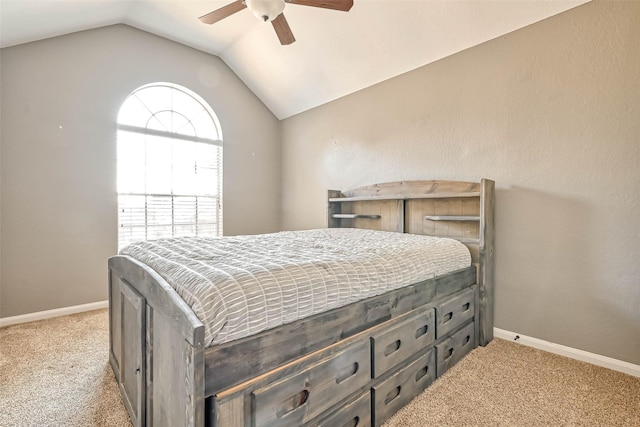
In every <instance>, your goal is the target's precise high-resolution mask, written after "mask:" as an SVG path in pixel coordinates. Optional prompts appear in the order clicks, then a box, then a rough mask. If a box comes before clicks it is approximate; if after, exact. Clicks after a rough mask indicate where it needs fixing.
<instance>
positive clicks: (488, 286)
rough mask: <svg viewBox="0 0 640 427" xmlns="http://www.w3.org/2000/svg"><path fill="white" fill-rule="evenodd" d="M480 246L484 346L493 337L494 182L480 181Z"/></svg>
mask: <svg viewBox="0 0 640 427" xmlns="http://www.w3.org/2000/svg"><path fill="white" fill-rule="evenodd" d="M480 194H481V195H480V245H479V246H480V247H479V252H480V253H479V262H478V266H479V268H478V288H479V305H480V310H479V315H478V317H479V323H480V337H479V342H478V344H480V345H482V346H485V345H487V344H488V343H489V342H490V341H491V340H492V339H493V303H494V295H493V293H494V292H493V287H494V279H495V278H494V258H493V256H494V250H493V249H494V248H493V245H494V241H495V236H494V230H495V227H494V222H495V221H494V213H493V211H494V206H495V202H494V195H495V182H494V181H491V180H489V179H483V180H482V181H481V182H480Z"/></svg>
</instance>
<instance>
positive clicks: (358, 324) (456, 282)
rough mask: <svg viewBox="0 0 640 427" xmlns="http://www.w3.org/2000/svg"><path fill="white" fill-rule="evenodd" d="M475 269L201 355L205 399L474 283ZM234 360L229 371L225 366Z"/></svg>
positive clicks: (263, 333) (264, 332)
mask: <svg viewBox="0 0 640 427" xmlns="http://www.w3.org/2000/svg"><path fill="white" fill-rule="evenodd" d="M475 280H476V272H475V268H473V267H470V268H467V269H463V270H459V271H457V272H454V273H450V274H448V275H446V276H441V277H437V278H434V279H430V280H427V281H425V282H422V283H419V284H416V285H410V286H407V287H404V288H401V289H397V290H395V291H391V292H388V293H386V294H382V295H378V296H375V297H372V298H368V299H366V300H363V301H359V302H357V303H353V304H349V305H347V306H344V307H340V308H337V309H334V310H331V311H329V312H326V313H320V314H317V315H315V316H312V317H309V318H306V319H301V320H299V321H296V322H294V323H290V324H286V325H281V326H278V327H276V328H273V329H270V330H267V331H263V332H261V333H259V334H257V335H254V336H252V337H247V338H243V339H240V340H236V341H234V342H232V343H225V344H222V345H219V346H215V347H210V348H208V349H206V351H205V381H206V387H205V395H206V396H211V395H214V394H217V393H219V392H220V391H222V390H225V389H227V388H229V387H231V386H233V385H236V384H239V383H241V382H244V381H247V380H248V379H250V378H252V377H255V376H256V375H259V374H261V373H264V372H268V371H269V370H271V369H273V367H274V366H280V365H283V364H285V363H287V362H290V361H292V360H295V359H297V358H299V357H301V356H303V355H305V354H309V353H311V352H313V351H317V350H319V349H322V348H324V347H327V346H329V345H332V344H334V343H337V342H338V341H340V340H343V339H345V338H347V337H350V336H353V335H355V334H357V333H360V332H362V331H364V330H366V329H368V328H370V327H372V326H375V325H378V324H380V323H382V322H385V321H387V320H390V319H392V318H396V317H399V316H401V315H402V314H405V313H407V312H409V311H410V310H413V309H415V308H417V307H420V306H422V305H425V304H427V303H429V302H431V301H436V300H435V299H434V298H435V296H436V295H440V298H443V297H446V296H447V295H450V294H451V293H454V292H457V291H458V290H460V289H463V288H465V287H469V286H471V285H473V284H474V283H475ZM229 360H233V361H234V363H233V365H232V366H229V363H228V361H229Z"/></svg>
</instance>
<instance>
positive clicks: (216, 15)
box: [198, 0, 247, 24]
mask: <svg viewBox="0 0 640 427" xmlns="http://www.w3.org/2000/svg"><path fill="white" fill-rule="evenodd" d="M245 7H247V6H246V5H245V4H244V2H243V0H236V1H234V2H233V3H230V4H228V5H226V6H223V7H221V8H220V9H216V10H214V11H213V12H210V13H207V14H206V15H202V16H201V17H200V18H198V19H199V20H200V21H202V22H204V23H205V24H215V23H216V22H218V21H220V20H222V19H224V18H226V17H227V16H231V15H233V14H234V13H236V12H240V11H241V10H242V9H244V8H245Z"/></svg>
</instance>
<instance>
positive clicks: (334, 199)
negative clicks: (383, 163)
mask: <svg viewBox="0 0 640 427" xmlns="http://www.w3.org/2000/svg"><path fill="white" fill-rule="evenodd" d="M453 197H480V193H479V192H470V193H435V194H393V195H387V196H354V197H331V198H330V199H329V201H330V202H339V203H342V202H360V201H367V200H369V201H370V200H410V199H450V198H453Z"/></svg>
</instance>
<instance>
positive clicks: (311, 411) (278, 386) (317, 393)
mask: <svg viewBox="0 0 640 427" xmlns="http://www.w3.org/2000/svg"><path fill="white" fill-rule="evenodd" d="M370 378H371V356H370V349H369V342H367V341H362V342H360V343H357V342H356V343H354V344H353V345H350V346H349V347H347V348H346V349H344V350H342V351H340V352H338V353H336V354H333V355H331V356H328V357H327V358H324V359H322V360H320V361H318V362H317V363H314V364H312V365H310V366H308V367H306V368H304V369H301V370H299V371H297V373H296V374H294V375H293V376H289V377H285V378H283V379H281V380H279V381H276V382H273V383H270V384H267V385H265V386H264V387H261V388H258V389H256V390H254V391H253V392H252V393H251V399H252V406H253V410H254V411H253V412H254V418H253V423H252V425H253V426H255V427H267V426H274V425H277V426H292V427H293V426H296V427H299V426H301V425H303V424H305V423H307V422H309V421H311V420H313V419H314V418H315V417H317V416H318V415H320V414H322V413H323V412H325V411H326V410H328V409H330V408H332V407H335V406H336V405H338V404H339V403H340V402H342V401H345V400H346V399H347V398H349V397H350V396H351V395H353V394H354V393H356V392H358V391H359V390H364V388H365V387H366V386H367V384H368V383H369V381H370Z"/></svg>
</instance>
